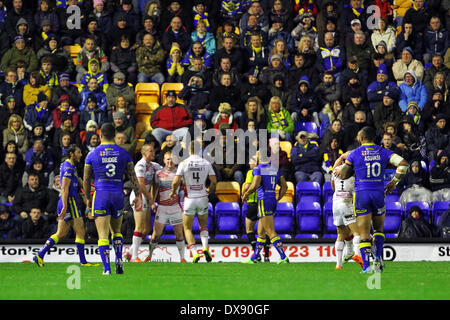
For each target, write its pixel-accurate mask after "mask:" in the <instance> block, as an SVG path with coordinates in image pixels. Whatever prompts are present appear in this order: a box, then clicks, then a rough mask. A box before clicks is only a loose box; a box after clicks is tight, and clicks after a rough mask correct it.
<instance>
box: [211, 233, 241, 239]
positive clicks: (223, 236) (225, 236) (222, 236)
mask: <svg viewBox="0 0 450 320" xmlns="http://www.w3.org/2000/svg"><path fill="white" fill-rule="evenodd" d="M214 239H233V240H237V239H239V237H238V235H236V234H216V235H215V236H214Z"/></svg>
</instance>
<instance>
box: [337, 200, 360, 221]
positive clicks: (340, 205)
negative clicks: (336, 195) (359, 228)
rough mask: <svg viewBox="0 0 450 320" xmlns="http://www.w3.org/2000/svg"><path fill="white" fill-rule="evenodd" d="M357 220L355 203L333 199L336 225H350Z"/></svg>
mask: <svg viewBox="0 0 450 320" xmlns="http://www.w3.org/2000/svg"><path fill="white" fill-rule="evenodd" d="M355 222H356V216H355V211H354V210H353V204H350V203H346V202H344V201H339V200H337V201H336V200H333V224H334V225H335V226H348V225H349V224H352V223H355Z"/></svg>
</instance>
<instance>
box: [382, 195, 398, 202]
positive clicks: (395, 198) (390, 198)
mask: <svg viewBox="0 0 450 320" xmlns="http://www.w3.org/2000/svg"><path fill="white" fill-rule="evenodd" d="M384 200H385V202H386V204H388V203H390V202H398V201H399V200H400V195H399V194H387V195H386V197H385V199H384Z"/></svg>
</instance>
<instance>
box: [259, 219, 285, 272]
mask: <svg viewBox="0 0 450 320" xmlns="http://www.w3.org/2000/svg"><path fill="white" fill-rule="evenodd" d="M259 223H260V224H262V227H263V228H264V231H265V232H266V234H267V235H268V236H269V238H270V242H271V243H272V245H273V246H274V248H275V249H276V250H277V252H278V254H279V255H280V258H281V260H280V261H278V264H280V263H288V262H289V258H288V257H287V256H286V254H285V252H284V249H283V243H282V242H281V239H280V237H279V236H278V234H277V233H276V231H275V224H274V218H273V216H264V217H262V218H260V219H259Z"/></svg>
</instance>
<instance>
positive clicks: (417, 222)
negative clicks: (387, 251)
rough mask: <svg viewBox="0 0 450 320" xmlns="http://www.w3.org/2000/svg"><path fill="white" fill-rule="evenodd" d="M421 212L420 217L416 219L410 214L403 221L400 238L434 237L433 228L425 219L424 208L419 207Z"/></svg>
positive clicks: (399, 233)
mask: <svg viewBox="0 0 450 320" xmlns="http://www.w3.org/2000/svg"><path fill="white" fill-rule="evenodd" d="M418 211H419V213H420V217H419V219H414V218H413V217H412V216H411V215H409V216H408V217H407V218H406V219H405V220H403V221H402V225H401V227H400V230H399V232H398V236H397V237H398V238H403V239H405V238H406V239H416V238H431V237H433V229H432V227H431V226H430V224H429V223H428V222H427V221H426V220H425V218H424V214H423V212H422V210H420V209H418Z"/></svg>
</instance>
